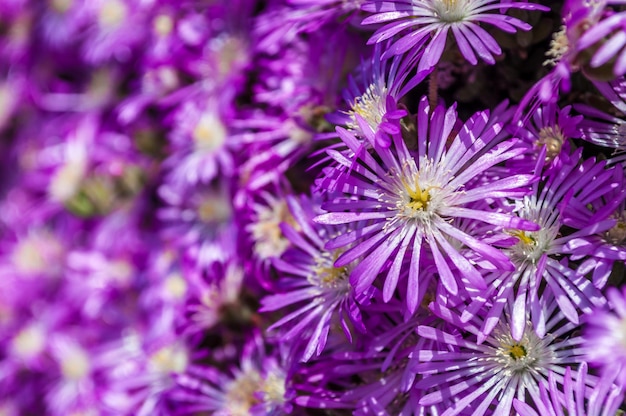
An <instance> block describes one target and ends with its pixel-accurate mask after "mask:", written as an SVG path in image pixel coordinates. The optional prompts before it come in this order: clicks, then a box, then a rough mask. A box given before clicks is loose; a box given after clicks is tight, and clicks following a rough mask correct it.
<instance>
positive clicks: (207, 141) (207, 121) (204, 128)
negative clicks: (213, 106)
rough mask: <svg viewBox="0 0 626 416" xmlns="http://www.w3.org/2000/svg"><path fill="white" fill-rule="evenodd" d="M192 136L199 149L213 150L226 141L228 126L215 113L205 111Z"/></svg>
mask: <svg viewBox="0 0 626 416" xmlns="http://www.w3.org/2000/svg"><path fill="white" fill-rule="evenodd" d="M191 136H192V138H193V141H194V143H195V145H196V149H197V150H200V151H205V152H213V151H215V150H217V149H219V148H220V147H222V145H223V144H224V142H225V141H226V127H224V124H223V123H222V122H221V121H220V120H219V118H217V117H216V116H215V115H214V114H213V113H204V114H203V115H202V116H201V117H200V120H198V123H197V124H196V127H195V128H194V129H193V132H192V133H191Z"/></svg>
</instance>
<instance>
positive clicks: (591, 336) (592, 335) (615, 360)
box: [585, 287, 626, 388]
mask: <svg viewBox="0 0 626 416" xmlns="http://www.w3.org/2000/svg"><path fill="white" fill-rule="evenodd" d="M606 295H607V297H608V299H609V306H610V309H609V308H603V309H596V310H594V311H593V312H592V313H591V314H589V315H587V316H586V317H585V323H586V327H585V336H586V337H587V338H588V344H587V347H588V348H587V350H586V354H587V361H588V362H589V364H591V365H595V366H599V367H601V369H602V372H603V373H610V374H613V373H614V372H615V371H617V379H616V382H617V383H618V384H619V385H620V386H621V387H622V388H626V288H624V287H622V289H621V290H618V289H617V288H609V289H608V290H607V292H606Z"/></svg>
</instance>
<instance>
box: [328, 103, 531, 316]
mask: <svg viewBox="0 0 626 416" xmlns="http://www.w3.org/2000/svg"><path fill="white" fill-rule="evenodd" d="M429 114H430V109H429V107H428V104H427V100H426V98H423V99H422V100H421V102H420V106H419V111H418V120H417V125H418V126H419V127H418V136H417V152H415V153H412V152H411V151H409V150H408V149H407V147H406V145H405V143H404V141H403V139H402V138H401V137H400V136H399V135H394V136H393V145H392V146H391V147H389V148H380V147H378V146H377V145H376V143H375V138H374V134H373V131H372V130H371V129H369V130H368V129H367V128H366V124H365V123H364V122H362V123H361V127H362V128H363V129H365V130H366V131H367V134H366V139H367V140H368V141H369V144H370V145H371V146H372V147H373V149H374V151H375V155H376V156H377V157H376V158H375V157H374V155H372V154H370V153H369V152H367V151H361V145H360V143H359V141H358V140H357V139H356V138H355V137H354V135H353V134H351V133H350V132H348V131H346V130H345V129H342V128H340V127H338V128H337V131H338V133H339V136H340V137H341V139H342V140H343V141H344V143H345V144H346V145H347V146H348V147H349V148H350V150H351V151H352V152H354V153H355V155H356V157H355V160H350V159H348V158H347V157H345V156H344V155H343V154H340V153H338V152H334V151H332V150H329V155H330V156H331V157H332V158H333V159H335V161H337V162H338V163H339V164H340V165H343V166H346V167H348V168H351V170H350V172H349V175H341V174H339V175H338V177H337V178H335V179H334V181H335V183H336V184H338V187H337V189H338V190H340V191H342V192H345V193H346V194H348V195H349V196H350V198H349V199H345V198H337V199H335V200H331V201H329V202H328V203H325V204H324V205H323V206H322V208H323V209H325V210H326V211H329V212H328V213H327V214H323V215H320V216H318V217H317V218H316V222H318V223H321V224H350V223H356V222H359V221H363V220H369V221H371V222H370V225H368V226H367V227H364V228H356V229H354V230H353V231H351V232H349V233H346V234H344V235H341V236H339V237H336V238H334V239H332V240H330V242H329V243H328V244H327V245H326V247H327V248H329V249H336V248H339V247H345V246H348V245H353V246H352V247H351V248H349V249H348V250H346V251H345V252H344V253H343V254H342V255H341V256H339V258H338V259H337V261H336V262H335V266H336V267H343V266H346V265H347V264H349V263H351V262H353V261H355V260H356V259H358V258H360V257H361V256H363V260H362V261H361V262H360V263H359V264H358V265H356V266H355V268H354V270H353V272H352V275H351V279H350V280H351V283H352V284H353V285H354V286H355V288H356V291H357V293H362V292H363V291H365V290H366V289H367V288H369V287H370V286H371V285H372V283H373V282H374V281H375V280H376V277H377V276H378V273H379V272H380V271H381V270H382V269H383V268H384V266H385V264H386V263H388V262H390V263H391V266H390V267H391V268H390V271H389V273H387V276H386V279H385V283H384V288H383V298H384V299H385V300H389V299H390V298H391V297H392V295H393V293H394V290H395V288H396V286H397V284H398V280H399V277H400V271H401V270H402V269H404V268H405V266H403V265H404V264H405V260H406V259H410V267H409V278H408V288H407V305H408V307H409V311H414V310H415V308H416V307H417V304H418V299H419V298H420V294H419V293H418V287H419V280H420V274H421V273H422V272H421V271H420V269H423V268H424V267H425V262H426V259H427V256H426V254H424V255H422V251H424V252H425V253H426V252H430V253H431V254H432V257H433V259H434V262H435V264H436V269H437V272H438V273H439V275H440V278H441V283H442V284H443V286H444V287H445V288H446V290H448V291H449V292H450V293H452V294H456V293H458V288H459V282H461V276H462V277H463V278H466V279H467V280H468V282H469V283H470V286H474V287H477V288H484V287H485V283H484V280H483V277H482V276H481V274H480V273H479V271H478V270H477V269H476V267H475V266H474V265H473V264H471V263H470V261H468V259H467V257H466V256H467V255H468V254H467V253H465V254H462V253H461V252H460V251H459V249H458V248H457V247H455V245H457V246H458V244H457V242H460V243H462V244H464V245H465V246H466V247H468V250H467V252H469V253H477V254H480V255H481V256H482V257H483V258H484V259H485V260H487V261H488V262H489V263H491V264H493V265H494V266H496V267H498V268H501V269H504V270H511V269H512V268H513V266H512V264H511V263H510V260H509V259H508V257H506V255H505V254H503V253H502V252H501V251H499V250H498V249H496V248H494V247H493V246H491V245H490V244H489V243H486V242H484V241H479V240H478V239H477V238H475V237H473V236H472V235H469V234H467V233H465V232H463V231H462V230H460V229H459V228H458V227H456V226H455V224H454V222H453V220H454V219H462V218H470V219H475V220H477V221H480V222H485V223H488V224H492V225H493V226H495V227H498V228H514V229H520V230H536V229H537V228H538V226H537V225H535V224H534V223H532V222H530V221H527V220H525V219H521V218H519V217H515V216H512V215H510V214H508V213H504V212H498V211H497V210H496V209H485V208H484V206H478V205H476V204H475V203H476V201H484V200H485V199H486V198H493V200H495V201H498V200H500V199H502V198H505V197H512V198H517V197H519V196H521V195H523V194H524V191H523V190H522V189H521V188H522V187H524V186H527V185H529V184H530V183H531V182H532V181H533V179H534V177H533V176H532V175H524V174H512V175H510V176H509V177H504V178H489V171H490V169H491V168H492V167H493V166H495V165H497V164H498V163H500V162H503V161H506V160H508V159H510V158H512V157H515V156H517V155H519V154H521V153H522V152H523V151H524V150H523V149H522V148H518V147H515V145H516V143H517V141H515V140H510V141H505V142H500V143H498V142H497V141H496V140H494V139H495V138H496V136H497V135H498V133H499V132H500V131H501V125H500V124H499V123H497V122H494V121H493V120H490V119H489V115H488V114H487V113H484V112H480V113H477V114H475V115H474V116H473V117H471V118H470V119H469V120H468V121H467V122H466V123H465V125H463V126H460V125H459V124H458V123H457V115H456V109H455V107H451V108H450V109H448V110H446V109H445V108H443V107H442V106H438V107H437V108H435V109H433V111H432V115H429ZM429 127H430V131H429ZM485 172H486V173H487V174H486V176H485V177H484V178H485V179H486V180H485V181H483V182H484V183H480V181H478V180H476V179H475V178H476V177H482V176H481V174H483V173H485ZM346 211H349V212H346ZM464 252H465V251H464ZM405 256H406V258H405ZM447 259H449V260H450V262H451V263H452V264H453V265H454V266H455V267H456V268H457V269H458V270H459V271H460V272H461V273H453V271H452V268H451V267H450V263H448V260H447ZM461 285H462V286H465V285H466V283H461Z"/></svg>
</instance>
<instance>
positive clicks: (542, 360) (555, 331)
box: [414, 303, 595, 416]
mask: <svg viewBox="0 0 626 416" xmlns="http://www.w3.org/2000/svg"><path fill="white" fill-rule="evenodd" d="M431 309H432V310H433V311H434V312H435V313H436V314H438V315H439V316H441V317H442V318H444V319H446V320H448V321H449V322H450V323H451V324H452V327H451V328H450V329H449V330H447V331H444V330H440V329H436V328H432V327H429V326H420V327H418V328H417V333H418V334H419V335H420V336H422V337H424V338H426V339H430V340H432V341H435V342H436V343H438V345H439V347H438V348H437V349H433V350H426V349H416V350H415V351H414V354H415V355H416V357H417V358H418V360H419V361H420V362H419V364H417V365H416V366H415V367H414V370H415V371H416V372H418V373H420V374H422V376H423V378H422V380H420V381H418V382H417V383H416V386H417V387H421V388H425V389H427V388H431V389H432V388H433V387H434V389H433V391H432V392H430V393H428V394H426V395H425V396H423V397H422V398H421V399H420V404H421V405H428V404H435V403H439V402H441V401H442V400H446V399H451V400H453V401H454V402H455V403H454V405H452V406H451V407H449V408H448V409H447V410H446V411H445V412H443V414H442V415H445V416H451V415H456V414H460V413H462V412H463V411H466V410H468V409H469V410H470V411H471V412H472V413H471V414H472V415H476V416H478V415H485V414H496V415H500V414H502V415H504V414H510V413H511V410H512V407H513V399H514V398H515V397H517V398H518V399H519V400H521V401H523V402H525V403H529V404H530V403H535V402H538V401H541V398H540V391H539V384H540V383H541V382H542V380H546V379H547V378H548V376H549V372H550V371H554V372H555V373H557V374H563V373H564V371H565V370H566V368H567V367H571V366H576V365H577V364H578V363H579V362H580V361H581V360H582V354H583V352H584V349H583V348H582V346H583V345H584V343H585V339H584V338H582V337H581V336H571V337H567V335H568V333H569V332H570V331H572V330H574V329H575V328H576V325H574V324H572V323H571V322H567V320H566V319H565V317H564V316H563V315H562V314H561V312H560V311H559V310H558V305H556V304H555V303H553V304H551V305H550V306H548V307H546V308H545V309H544V313H545V314H546V315H547V316H549V317H550V319H549V321H548V322H549V324H548V327H547V332H546V335H544V336H543V337H539V336H537V334H536V331H533V323H532V322H531V321H530V320H529V315H526V316H525V317H523V320H524V322H525V329H524V333H523V336H522V337H521V338H520V339H518V340H516V339H515V338H514V337H513V336H512V334H511V319H513V318H515V319H518V317H504V319H502V320H501V321H500V323H499V325H498V327H497V329H496V330H494V332H493V333H492V334H491V335H489V336H488V337H487V338H486V339H485V340H484V342H482V343H479V342H477V338H478V337H479V334H480V330H479V329H478V328H479V327H480V320H481V318H478V319H476V321H475V323H476V324H478V325H477V326H475V325H474V324H473V323H466V324H463V323H462V322H460V321H459V320H458V319H457V318H455V317H454V315H453V314H451V312H450V311H449V310H447V309H446V308H445V307H443V306H440V305H438V304H436V303H433V304H431ZM524 318H525V319H524ZM586 381H587V382H588V383H589V384H591V385H593V384H594V381H595V380H590V379H587V380H586ZM557 382H558V383H559V385H561V386H562V384H563V378H562V377H560V376H559V378H557Z"/></svg>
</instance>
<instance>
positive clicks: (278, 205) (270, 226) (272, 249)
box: [249, 200, 296, 260]
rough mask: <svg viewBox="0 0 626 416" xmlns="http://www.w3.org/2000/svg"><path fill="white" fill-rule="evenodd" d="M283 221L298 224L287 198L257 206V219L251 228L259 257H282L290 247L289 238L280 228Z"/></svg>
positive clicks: (293, 224) (255, 250)
mask: <svg viewBox="0 0 626 416" xmlns="http://www.w3.org/2000/svg"><path fill="white" fill-rule="evenodd" d="M282 222H286V223H288V224H290V225H291V226H292V227H295V226H296V222H295V220H294V218H293V216H292V215H291V213H290V212H289V208H288V206H287V202H286V201H285V200H279V201H273V202H270V203H269V205H267V206H259V207H258V208H257V220H256V221H255V222H253V223H252V224H250V226H249V227H250V228H249V229H250V231H251V232H252V237H253V238H254V252H255V253H256V255H257V256H258V257H259V258H261V259H263V260H265V259H269V258H271V257H280V256H281V255H282V254H283V253H284V252H285V250H287V248H288V247H289V244H290V243H289V240H288V239H287V238H285V236H284V235H283V232H282V231H281V229H280V224H281V223H282Z"/></svg>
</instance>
